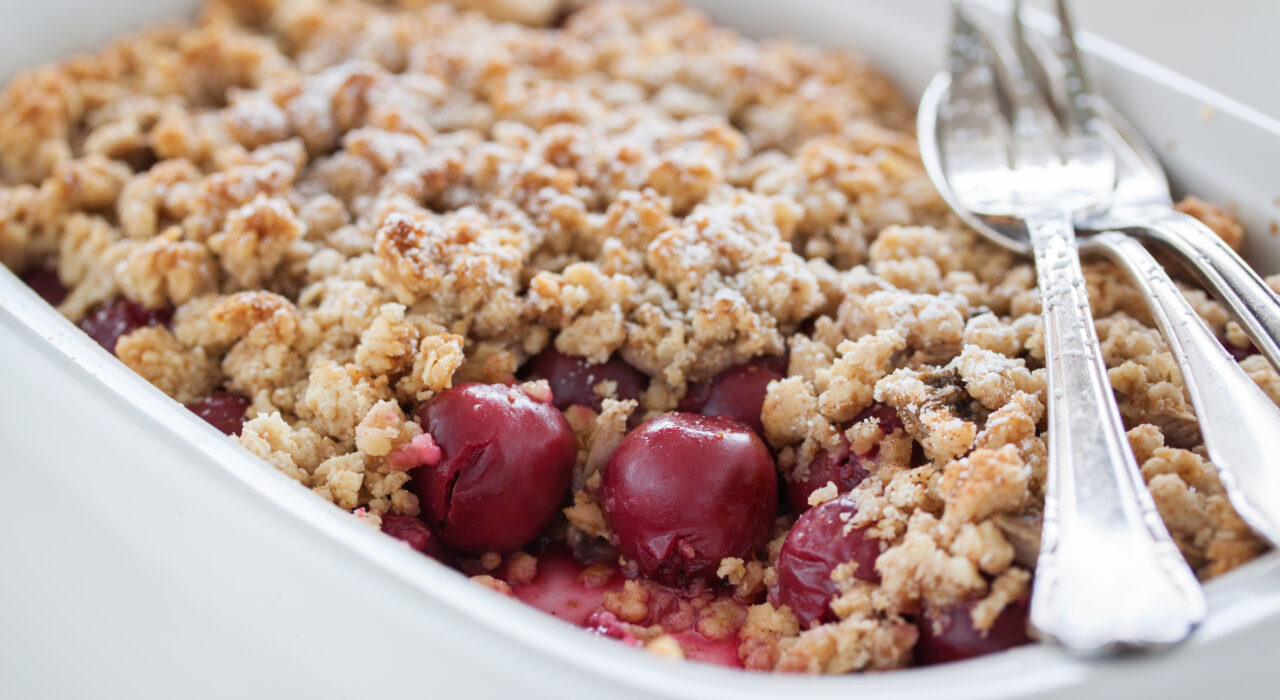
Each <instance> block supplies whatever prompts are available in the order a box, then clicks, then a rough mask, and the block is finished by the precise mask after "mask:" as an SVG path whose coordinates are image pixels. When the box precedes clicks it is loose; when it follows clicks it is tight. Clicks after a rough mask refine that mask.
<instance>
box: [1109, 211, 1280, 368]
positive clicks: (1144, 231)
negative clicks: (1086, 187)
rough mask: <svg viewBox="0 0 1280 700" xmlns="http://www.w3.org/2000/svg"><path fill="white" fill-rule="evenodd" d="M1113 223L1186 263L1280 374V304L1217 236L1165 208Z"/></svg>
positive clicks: (1259, 278)
mask: <svg viewBox="0 0 1280 700" xmlns="http://www.w3.org/2000/svg"><path fill="white" fill-rule="evenodd" d="M1108 218H1109V219H1115V220H1114V221H1112V222H1110V223H1116V224H1122V225H1119V226H1110V227H1109V228H1116V229H1123V230H1124V231H1125V232H1126V233H1129V234H1132V235H1135V236H1138V237H1140V238H1146V239H1148V240H1152V241H1155V242H1157V243H1159V244H1161V245H1163V246H1165V247H1167V248H1169V249H1171V250H1173V251H1174V252H1175V253H1177V254H1178V256H1179V257H1181V258H1183V259H1184V260H1186V262H1187V264H1188V265H1191V266H1192V267H1193V268H1194V269H1195V270H1196V272H1197V273H1198V274H1199V275H1200V276H1201V278H1202V279H1203V281H1204V283H1205V284H1206V285H1207V286H1208V287H1209V290H1210V291H1211V292H1213V295H1214V296H1215V297H1216V298H1217V299H1218V300H1219V301H1221V302H1222V303H1224V304H1226V305H1227V307H1228V308H1230V309H1231V311H1232V313H1233V314H1234V315H1235V317H1236V319H1237V321H1238V322H1239V323H1240V326H1241V327H1242V328H1243V329H1244V331H1245V333H1247V334H1248V336H1249V339H1250V340H1252V341H1253V344H1254V345H1255V346H1256V347H1257V348H1258V351H1259V352H1261V353H1262V355H1263V357H1266V358H1267V359H1268V360H1270V361H1271V365H1272V366H1273V367H1276V368H1278V369H1280V299H1278V298H1277V297H1276V294H1275V292H1272V291H1271V288H1270V287H1268V286H1267V283H1266V282H1263V281H1262V278H1261V277H1258V275H1257V273H1255V272H1254V271H1253V270H1252V269H1250V268H1249V266H1248V265H1247V264H1246V263H1245V262H1244V261H1243V260H1241V259H1240V256H1239V255H1236V253H1235V251H1233V250H1231V248H1229V247H1228V246H1227V244H1226V243H1223V242H1222V239H1221V238H1219V237H1218V235H1217V234H1216V233H1214V232H1213V231H1212V230H1211V229H1210V228H1209V227H1208V226H1205V225H1204V224H1203V223H1201V222H1200V220H1199V219H1196V218H1195V217H1193V216H1188V215H1186V214H1183V213H1182V212H1178V211H1174V210H1172V209H1169V208H1165V207H1152V208H1145V209H1141V210H1138V211H1135V212H1134V214H1133V215H1132V216H1130V215H1128V213H1127V212H1125V213H1121V214H1120V215H1119V217H1108Z"/></svg>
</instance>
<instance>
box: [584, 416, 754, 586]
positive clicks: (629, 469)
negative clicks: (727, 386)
mask: <svg viewBox="0 0 1280 700" xmlns="http://www.w3.org/2000/svg"><path fill="white" fill-rule="evenodd" d="M600 494H601V502H602V505H603V506H604V512H605V515H606V517H607V518H608V520H609V523H610V525H611V527H612V529H613V533H614V535H615V537H616V540H617V542H616V545H617V548H618V551H619V553H620V554H622V556H624V557H626V558H627V559H629V560H631V561H633V562H635V566H636V567H637V568H638V569H639V571H640V573H642V574H644V575H646V576H649V577H651V578H653V579H655V580H657V581H659V582H662V583H667V584H670V585H683V584H684V583H686V582H687V581H690V580H692V579H697V578H709V577H712V576H714V574H715V571H716V568H717V567H718V565H719V563H720V560H721V559H723V558H725V557H744V558H745V557H750V556H752V555H753V554H754V553H755V551H756V550H757V549H759V548H760V547H761V546H763V545H764V544H765V542H766V541H767V540H768V538H769V529H770V527H771V526H772V524H773V519H774V514H775V513H776V511H777V502H778V501H777V499H778V487H777V479H776V477H775V469H774V465H773V460H772V459H771V458H770V457H769V450H768V448H766V447H765V446H764V443H763V442H761V441H760V438H759V437H758V436H757V435H756V434H755V433H753V432H751V430H750V429H749V428H747V427H746V426H745V425H743V424H741V423H739V422H737V421H735V420H733V419H731V418H722V417H710V416H700V415H697V414H692V413H670V414H667V415H664V416H659V417H657V418H654V419H653V420H650V421H648V422H646V423H644V424H643V425H641V426H640V427H638V428H636V429H635V430H632V431H631V432H630V433H628V434H627V436H626V437H625V438H623V439H622V442H621V443H620V444H619V445H618V447H617V449H615V450H614V451H613V455H612V456H610V458H609V464H608V465H607V466H606V468H605V472H604V481H603V484H602V486H601V490H600Z"/></svg>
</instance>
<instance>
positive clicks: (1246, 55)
mask: <svg viewBox="0 0 1280 700" xmlns="http://www.w3.org/2000/svg"><path fill="white" fill-rule="evenodd" d="M1031 4H1033V5H1037V6H1040V7H1042V8H1045V9H1052V7H1053V2H1052V0H1031ZM1071 7H1072V10H1073V12H1074V16H1075V20H1076V24H1077V25H1078V26H1079V27H1080V28H1082V29H1088V30H1089V31H1092V32H1094V33H1096V34H1098V35H1100V36H1102V37H1103V38H1105V39H1108V40H1110V41H1113V42H1115V43H1117V44H1120V45H1121V46H1124V47H1125V48H1127V49H1130V50H1132V51H1134V52H1136V53H1139V54H1142V55H1143V56H1145V57H1147V58H1150V59H1152V60H1154V61H1156V62H1158V63H1162V64H1164V65H1166V66H1168V67H1169V68H1172V69H1173V70H1176V71H1178V72H1179V73H1182V74H1183V75H1185V76H1187V77H1188V78H1191V79H1192V80H1195V81H1197V82H1199V83H1203V84H1205V85H1207V86H1209V87H1211V88H1213V89H1215V90H1217V91H1218V92H1221V93H1223V94H1224V95H1226V96H1228V97H1231V98H1233V99H1235V100H1237V101H1239V102H1242V103H1244V104H1246V105H1248V106H1250V107H1253V108H1254V109H1256V110H1258V111H1260V112H1262V113H1264V114H1266V115H1268V116H1270V117H1272V118H1276V119H1280V1H1277V0H1071Z"/></svg>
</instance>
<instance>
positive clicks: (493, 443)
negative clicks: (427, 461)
mask: <svg viewBox="0 0 1280 700" xmlns="http://www.w3.org/2000/svg"><path fill="white" fill-rule="evenodd" d="M418 419H419V421H420V422H421V424H422V428H423V430H425V431H426V432H428V433H430V434H431V436H432V437H433V438H434V439H435V443H436V444H437V445H438V446H439V448H440V460H439V461H438V462H437V463H436V464H434V465H429V466H423V467H418V468H417V469H414V470H412V471H411V472H410V473H411V474H412V475H413V484H414V488H415V489H416V491H417V493H418V497H419V499H420V500H421V502H422V508H423V514H424V516H425V519H426V521H427V522H428V523H429V524H430V525H431V526H432V527H433V528H434V529H435V532H436V534H438V535H439V536H440V541H441V542H442V543H443V544H445V545H447V546H449V547H452V548H454V549H457V550H461V551H464V552H471V553H474V554H481V553H484V552H509V551H512V550H515V549H519V548H520V547H521V546H523V545H525V544H527V543H529V542H530V541H532V540H533V539H534V538H535V537H537V536H538V534H539V533H540V532H541V531H542V529H543V528H545V527H546V526H547V524H548V523H550V522H551V519H552V518H553V517H555V514H556V512H557V511H558V510H559V508H560V505H561V503H562V502H563V501H564V499H565V496H566V495H567V494H568V492H569V478H570V475H571V473H572V471H573V462H574V458H575V457H576V456H577V451H578V445H577V440H576V438H574V435H573V430H572V429H570V427H569V423H568V421H566V420H565V418H564V415H563V414H561V413H560V411H558V410H556V408H555V407H554V406H552V405H551V404H549V403H542V402H540V401H536V400H534V399H533V398H531V397H530V396H529V395H528V394H526V393H525V392H524V391H522V390H521V389H520V388H518V387H514V386H508V385H505V384H475V383H468V384H461V385H458V386H455V387H453V388H452V389H446V390H445V391H442V392H440V393H439V394H437V395H436V396H435V397H434V398H432V399H431V400H430V401H428V402H427V403H426V404H425V405H423V406H422V407H421V408H419V409H418Z"/></svg>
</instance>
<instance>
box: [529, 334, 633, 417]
mask: <svg viewBox="0 0 1280 700" xmlns="http://www.w3.org/2000/svg"><path fill="white" fill-rule="evenodd" d="M521 376H524V377H527V378H529V379H545V380H547V383H548V384H550V385H551V396H552V401H553V402H554V403H555V406H556V408H558V409H560V410H562V411H563V410H564V409H566V408H568V407H570V406H575V405H577V406H586V407H588V408H591V409H593V410H596V411H599V410H600V407H601V404H602V402H603V399H602V398H601V396H600V394H598V393H597V392H596V385H598V384H600V383H601V382H605V381H609V382H613V383H614V386H615V389H614V391H615V393H616V395H617V397H618V398H619V399H639V398H640V395H641V394H643V393H644V390H645V389H646V388H648V386H649V377H647V376H646V375H645V374H644V372H641V371H640V370H638V369H636V368H635V367H632V366H631V365H629V364H627V363H626V362H625V361H624V360H623V359H622V358H621V357H618V356H617V355H614V356H612V357H610V358H609V359H608V360H607V361H605V362H603V363H600V364H594V365H593V364H590V363H589V362H587V360H586V358H583V357H574V356H572V355H566V354H564V353H562V352H560V351H559V350H556V349H555V346H549V347H548V348H547V349H546V350H543V351H542V352H540V353H538V354H537V355H536V356H534V358H533V359H531V360H529V362H527V363H526V364H525V366H524V367H523V368H522V370H521Z"/></svg>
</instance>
